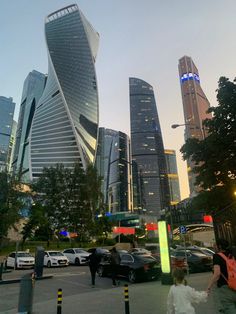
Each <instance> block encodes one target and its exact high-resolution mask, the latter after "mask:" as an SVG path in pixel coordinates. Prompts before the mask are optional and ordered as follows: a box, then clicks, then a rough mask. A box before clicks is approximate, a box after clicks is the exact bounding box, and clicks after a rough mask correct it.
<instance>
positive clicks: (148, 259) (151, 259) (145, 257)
mask: <svg viewBox="0 0 236 314" xmlns="http://www.w3.org/2000/svg"><path fill="white" fill-rule="evenodd" d="M135 256H136V258H137V259H138V260H139V261H142V262H144V263H153V262H156V259H155V258H154V257H152V256H150V255H143V254H135Z"/></svg>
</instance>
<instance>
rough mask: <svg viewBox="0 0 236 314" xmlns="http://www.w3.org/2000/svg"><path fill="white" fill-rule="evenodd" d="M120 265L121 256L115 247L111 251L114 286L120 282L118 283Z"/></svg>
mask: <svg viewBox="0 0 236 314" xmlns="http://www.w3.org/2000/svg"><path fill="white" fill-rule="evenodd" d="M119 265H120V255H119V253H118V252H117V249H116V247H115V246H114V247H113V248H112V249H111V279H112V285H113V286H116V285H117V284H118V283H119V281H118V282H117V281H116V277H117V271H118V267H119Z"/></svg>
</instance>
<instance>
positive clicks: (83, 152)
mask: <svg viewBox="0 0 236 314" xmlns="http://www.w3.org/2000/svg"><path fill="white" fill-rule="evenodd" d="M45 37H46V44H47V48H48V78H47V83H46V86H45V89H44V92H43V95H42V97H41V99H40V100H39V102H38V105H37V107H36V111H35V115H34V119H33V124H32V132H31V141H30V148H31V156H30V158H31V172H32V173H31V175H32V178H33V179H34V178H37V177H38V176H40V174H41V173H42V170H43V168H44V167H50V166H55V165H56V164H57V163H61V164H64V166H65V167H68V168H71V167H73V166H74V164H75V163H79V164H80V165H81V167H82V168H84V169H85V168H86V167H87V165H88V163H89V162H92V163H93V162H94V158H95V153H96V146H97V133H98V91H97V80H96V73H95V66H94V62H95V59H96V54H97V49H98V42H99V35H98V33H97V32H96V31H95V30H94V29H93V27H92V25H91V24H90V23H89V22H88V21H87V19H86V18H85V17H84V15H83V13H82V12H81V11H80V10H79V8H78V6H77V5H70V6H67V7H65V8H62V9H60V10H58V11H55V12H53V13H52V14H50V15H48V16H47V17H46V20H45Z"/></svg>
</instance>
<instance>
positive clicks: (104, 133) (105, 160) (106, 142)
mask: <svg viewBox="0 0 236 314" xmlns="http://www.w3.org/2000/svg"><path fill="white" fill-rule="evenodd" d="M116 134H117V131H114V130H111V129H105V128H99V135H98V145H97V154H96V168H97V171H98V174H99V176H101V177H102V193H103V196H104V203H105V204H108V192H107V191H108V183H109V164H110V154H111V144H112V141H113V138H114V137H115V135H116Z"/></svg>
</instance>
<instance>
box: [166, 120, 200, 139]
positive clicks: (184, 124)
mask: <svg viewBox="0 0 236 314" xmlns="http://www.w3.org/2000/svg"><path fill="white" fill-rule="evenodd" d="M180 126H194V127H195V128H196V129H199V130H201V131H202V135H203V139H205V138H206V132H205V128H204V127H199V126H198V125H196V124H193V123H183V124H172V125H171V128H172V129H176V128H178V127H180Z"/></svg>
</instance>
